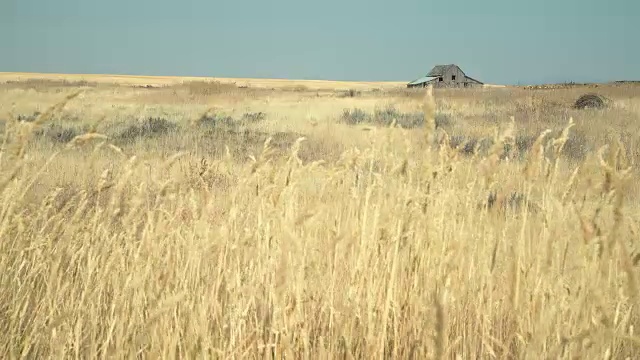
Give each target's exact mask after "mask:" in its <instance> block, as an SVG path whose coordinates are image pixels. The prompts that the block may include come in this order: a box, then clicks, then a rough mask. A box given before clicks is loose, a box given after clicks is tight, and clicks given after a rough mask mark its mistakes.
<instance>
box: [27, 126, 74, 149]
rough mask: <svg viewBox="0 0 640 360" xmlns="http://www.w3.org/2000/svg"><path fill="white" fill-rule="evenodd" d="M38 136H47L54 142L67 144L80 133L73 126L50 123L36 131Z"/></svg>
mask: <svg viewBox="0 0 640 360" xmlns="http://www.w3.org/2000/svg"><path fill="white" fill-rule="evenodd" d="M34 134H35V136H36V137H44V138H47V139H49V140H51V141H53V142H54V143H61V144H66V143H68V142H69V141H71V140H73V138H74V137H76V136H78V135H80V132H79V131H78V129H76V128H73V127H64V126H61V125H57V124H50V125H48V126H45V127H42V128H40V129H38V130H36V131H35V133H34Z"/></svg>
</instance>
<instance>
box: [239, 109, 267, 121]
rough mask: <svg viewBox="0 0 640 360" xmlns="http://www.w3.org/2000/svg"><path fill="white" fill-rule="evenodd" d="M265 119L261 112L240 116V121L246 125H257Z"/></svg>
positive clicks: (265, 115)
mask: <svg viewBox="0 0 640 360" xmlns="http://www.w3.org/2000/svg"><path fill="white" fill-rule="evenodd" d="M266 117H267V114H265V113H263V112H257V113H245V114H244V115H242V121H243V122H246V123H257V122H260V121H262V120H264V119H265V118H266Z"/></svg>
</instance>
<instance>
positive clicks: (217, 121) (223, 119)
mask: <svg viewBox="0 0 640 360" xmlns="http://www.w3.org/2000/svg"><path fill="white" fill-rule="evenodd" d="M198 123H199V124H200V125H202V126H207V127H210V128H235V127H236V122H235V121H234V120H233V118H232V117H231V116H225V115H220V114H210V115H206V116H203V117H202V118H200V120H199V122H198Z"/></svg>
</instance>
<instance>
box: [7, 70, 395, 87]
mask: <svg viewBox="0 0 640 360" xmlns="http://www.w3.org/2000/svg"><path fill="white" fill-rule="evenodd" d="M30 79H41V80H66V81H87V82H95V83H104V84H122V85H137V86H145V85H150V86H164V85H175V84H180V83H183V82H189V81H218V82H221V83H225V84H229V83H231V84H236V85H237V86H250V87H255V88H276V89H277V88H282V87H287V88H292V87H305V88H307V89H310V90H316V89H317V90H327V89H331V90H334V89H335V90H341V89H344V90H346V89H370V88H379V89H388V88H394V87H399V86H400V87H402V86H404V85H405V84H406V82H357V81H329V80H288V79H241V78H237V79H236V78H214V77H177V76H134V75H83V74H42V73H0V83H2V82H7V81H23V80H30Z"/></svg>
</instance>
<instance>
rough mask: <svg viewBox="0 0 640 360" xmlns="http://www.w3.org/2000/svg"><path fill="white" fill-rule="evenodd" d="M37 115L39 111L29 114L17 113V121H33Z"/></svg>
mask: <svg viewBox="0 0 640 360" xmlns="http://www.w3.org/2000/svg"><path fill="white" fill-rule="evenodd" d="M38 116H40V112H39V111H36V112H34V113H33V114H31V115H22V114H20V115H18V121H24V122H34V121H36V119H37V118H38Z"/></svg>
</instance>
